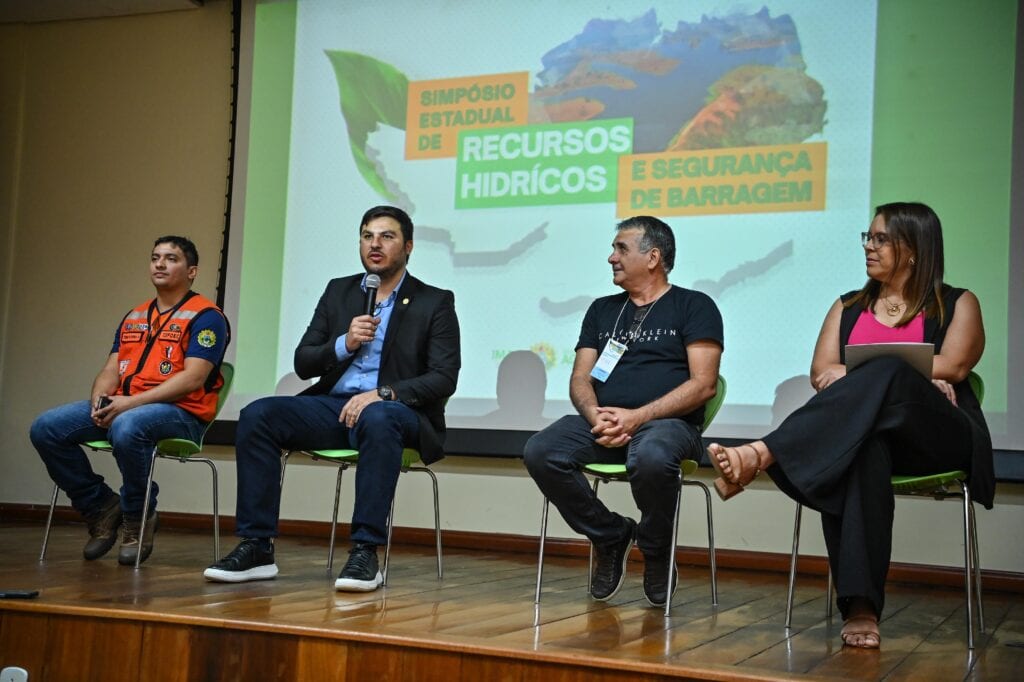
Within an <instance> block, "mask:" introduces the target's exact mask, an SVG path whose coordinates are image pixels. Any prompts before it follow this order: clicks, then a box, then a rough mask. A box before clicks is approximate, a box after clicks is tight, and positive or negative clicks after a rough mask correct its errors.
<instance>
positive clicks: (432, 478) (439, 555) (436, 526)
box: [406, 467, 444, 580]
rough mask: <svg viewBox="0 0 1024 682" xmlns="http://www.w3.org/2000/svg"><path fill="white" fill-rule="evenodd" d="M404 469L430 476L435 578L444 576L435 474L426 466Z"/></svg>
mask: <svg viewBox="0 0 1024 682" xmlns="http://www.w3.org/2000/svg"><path fill="white" fill-rule="evenodd" d="M406 471H422V472H423V473H425V474H427V475H428V476H430V483H431V485H432V486H433V488H434V544H435V545H436V546H437V579H438V580H441V579H442V578H444V565H443V561H442V556H443V555H442V553H441V503H440V499H441V498H440V497H439V496H438V494H437V476H435V475H434V472H433V471H431V470H430V469H428V468H427V467H409V468H408V469H406Z"/></svg>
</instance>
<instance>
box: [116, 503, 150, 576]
mask: <svg viewBox="0 0 1024 682" xmlns="http://www.w3.org/2000/svg"><path fill="white" fill-rule="evenodd" d="M141 517H142V515H141V514H139V518H131V517H130V516H127V515H126V516H125V517H124V521H123V522H122V523H121V548H120V549H119V550H118V552H117V563H119V564H121V565H122V566H134V565H135V557H136V556H137V555H138V553H139V542H140V538H141V542H142V558H141V559H140V560H139V563H140V564H141V563H142V562H143V561H145V560H146V559H148V558H149V555H150V554H152V553H153V536H154V535H156V528H157V526H158V525H160V515H159V514H157V513H156V512H153V513H152V514H150V515H149V518H148V519H146V523H145V524H143V523H140V522H139V521H140V519H141Z"/></svg>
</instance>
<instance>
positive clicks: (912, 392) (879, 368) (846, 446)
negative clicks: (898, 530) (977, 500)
mask: <svg viewBox="0 0 1024 682" xmlns="http://www.w3.org/2000/svg"><path fill="white" fill-rule="evenodd" d="M764 442H765V443H766V444H767V446H768V448H769V449H770V450H771V452H772V455H774V457H775V462H776V463H775V465H773V466H771V467H769V468H768V474H769V475H770V476H771V477H772V480H773V481H775V483H776V485H778V486H779V488H780V489H781V490H783V492H785V493H786V494H787V495H789V496H790V497H792V498H793V499H794V500H796V501H797V502H799V503H800V504H802V505H804V506H807V507H810V508H812V509H815V510H817V511H819V512H820V513H821V525H822V530H823V532H824V534H825V544H826V546H827V548H828V558H829V565H830V567H831V568H832V576H833V579H834V581H835V585H836V596H837V600H838V601H837V603H838V606H839V609H840V611H841V612H842V614H843V617H844V618H846V617H847V616H848V610H849V605H850V601H851V599H853V598H855V597H861V598H865V599H867V600H868V601H869V602H870V603H871V604H872V606H873V607H874V609H875V613H876V615H879V616H880V615H881V613H882V608H883V607H884V605H885V578H886V574H887V573H888V572H889V560H890V556H891V553H892V520H893V507H894V499H893V492H892V486H891V483H890V479H891V477H892V476H893V475H926V474H934V473H940V472H943V471H951V470H954V469H963V470H964V471H970V459H971V425H970V421H969V420H968V418H967V416H966V415H965V414H964V413H963V411H961V410H960V409H958V408H957V407H956V406H954V405H953V404H952V403H950V402H949V400H948V399H947V398H946V397H945V395H943V394H942V393H941V392H940V391H939V390H938V389H936V387H935V386H934V385H932V383H931V382H930V381H929V380H927V379H925V378H924V377H922V376H921V375H920V374H918V373H917V372H916V371H915V370H914V369H912V368H911V367H910V366H909V365H908V364H906V363H905V362H903V361H902V360H898V359H896V358H891V357H884V358H878V359H876V360H873V361H871V362H868V363H865V364H864V365H862V366H860V367H858V368H857V369H855V370H853V371H852V372H850V373H849V374H847V375H846V376H845V377H843V378H842V379H840V380H839V381H837V382H835V383H833V384H832V385H831V386H829V387H828V388H826V389H825V390H823V391H821V392H820V393H818V394H817V395H816V396H814V397H813V398H811V399H810V400H809V401H808V402H807V404H806V405H804V406H803V407H801V408H800V409H798V410H796V411H795V412H793V413H792V414H791V415H790V416H789V417H788V418H787V419H786V420H785V421H784V422H783V423H782V424H781V425H780V426H779V428H778V429H776V430H775V431H773V432H772V433H770V434H768V435H767V436H765V437H764Z"/></svg>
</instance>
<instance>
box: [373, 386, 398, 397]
mask: <svg viewBox="0 0 1024 682" xmlns="http://www.w3.org/2000/svg"><path fill="white" fill-rule="evenodd" d="M377 397H378V398H380V399H381V400H394V399H395V392H394V391H392V390H391V387H390V386H379V387H377Z"/></svg>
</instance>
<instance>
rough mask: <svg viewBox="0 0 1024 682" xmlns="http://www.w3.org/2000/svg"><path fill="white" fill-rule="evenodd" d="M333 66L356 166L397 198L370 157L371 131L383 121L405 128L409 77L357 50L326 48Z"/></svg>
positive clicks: (375, 185) (380, 191) (384, 192)
mask: <svg viewBox="0 0 1024 682" xmlns="http://www.w3.org/2000/svg"><path fill="white" fill-rule="evenodd" d="M324 52H325V53H326V54H327V58H328V59H330V60H331V65H332V66H333V67H334V75H335V77H337V79H338V93H339V95H340V96H341V113H342V115H343V116H344V117H345V124H346V125H347V126H348V138H349V144H350V146H351V148H352V157H353V158H354V159H355V162H356V168H358V169H359V173H360V174H361V175H362V176H363V178H365V179H366V182H368V183H369V184H370V187H372V188H373V189H374V190H376V191H377V193H378V194H380V195H381V196H382V197H384V198H386V199H388V200H390V201H395V200H396V199H397V197H396V195H395V193H394V191H393V190H392V189H391V188H390V187H389V186H388V185H389V183H388V180H387V179H386V177H384V175H383V174H382V172H381V171H382V170H383V169H381V168H380V167H379V166H378V164H377V163H376V162H375V161H374V159H372V158H371V156H370V154H371V153H372V150H371V149H369V148H368V147H367V141H368V139H369V137H370V133H372V132H374V131H375V130H377V128H378V127H379V126H380V125H381V124H382V123H383V124H384V125H389V126H391V127H393V128H398V129H399V130H405V104H406V93H407V92H408V88H409V79H408V78H406V76H405V74H404V73H402V72H401V71H399V70H398V69H396V68H395V67H393V66H391V65H390V64H385V63H384V62H382V61H380V60H377V59H374V58H373V57H367V56H366V55H362V54H357V53H355V52H345V51H343V50H324Z"/></svg>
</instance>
